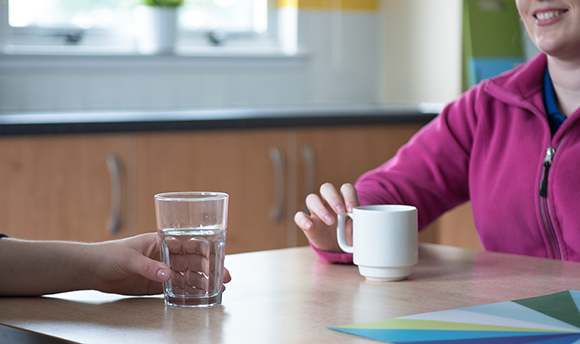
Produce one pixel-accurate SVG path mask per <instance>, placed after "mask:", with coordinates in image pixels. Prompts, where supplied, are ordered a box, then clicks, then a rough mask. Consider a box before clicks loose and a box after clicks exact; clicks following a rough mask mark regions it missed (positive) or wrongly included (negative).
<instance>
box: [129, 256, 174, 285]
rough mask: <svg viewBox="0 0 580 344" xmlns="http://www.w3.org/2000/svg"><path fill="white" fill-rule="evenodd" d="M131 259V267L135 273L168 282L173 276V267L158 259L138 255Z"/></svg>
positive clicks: (153, 279)
mask: <svg viewBox="0 0 580 344" xmlns="http://www.w3.org/2000/svg"><path fill="white" fill-rule="evenodd" d="M129 261H130V263H129V268H130V269H131V270H132V272H133V273H136V274H139V275H141V276H143V277H145V278H147V279H149V280H151V281H154V282H167V281H169V279H170V278H171V269H170V268H169V267H168V266H167V265H165V264H164V263H162V262H160V261H158V260H154V259H151V258H147V257H145V256H143V255H138V256H137V257H136V258H134V259H130V260H129Z"/></svg>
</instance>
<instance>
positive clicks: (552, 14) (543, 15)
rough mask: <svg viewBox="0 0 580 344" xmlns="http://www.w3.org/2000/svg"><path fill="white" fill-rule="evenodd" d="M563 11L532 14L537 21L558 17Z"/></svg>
mask: <svg viewBox="0 0 580 344" xmlns="http://www.w3.org/2000/svg"><path fill="white" fill-rule="evenodd" d="M565 12H567V11H565V10H563V11H548V12H540V13H536V14H534V17H535V18H536V19H538V20H549V19H552V18H555V17H559V16H561V15H562V14H564V13H565Z"/></svg>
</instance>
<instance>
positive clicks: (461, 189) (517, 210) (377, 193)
mask: <svg viewBox="0 0 580 344" xmlns="http://www.w3.org/2000/svg"><path fill="white" fill-rule="evenodd" d="M546 64H547V58H546V55H544V54H540V55H538V56H536V57H535V58H534V59H532V60H531V61H529V62H527V63H526V64H524V65H522V66H520V67H519V68H516V69H515V70H512V71H509V72H506V73H504V74H502V75H499V76H497V77H494V78H492V79H489V80H484V81H482V82H481V83H480V84H479V85H477V86H474V87H473V88H471V89H470V90H468V91H467V92H465V93H464V94H463V95H462V96H461V97H460V98H459V99H457V100H456V101H454V102H452V103H450V104H449V105H447V106H446V107H445V108H444V110H443V111H442V112H441V114H440V115H439V116H437V117H436V118H435V119H434V120H433V121H432V122H431V123H429V124H428V125H426V126H425V127H424V128H423V129H422V130H421V131H419V132H418V133H417V134H416V135H415V136H414V137H413V138H412V139H411V140H410V141H409V142H408V143H407V144H406V145H405V146H403V147H401V149H400V150H399V152H398V153H397V155H396V156H395V157H394V158H392V159H391V160H389V161H387V162H386V163H385V164H383V165H382V166H380V167H378V168H377V169H375V170H372V171H369V172H367V173H365V174H364V175H363V176H362V177H361V178H360V179H359V180H358V181H357V183H356V185H355V186H356V189H357V192H358V195H359V199H360V202H361V204H362V205H367V204H389V203H393V204H410V205H414V206H416V207H417V209H418V214H419V229H423V228H425V227H427V226H428V225H429V224H430V223H431V222H432V221H434V220H435V219H437V217H439V216H440V215H442V214H443V213H444V212H446V211H448V210H450V209H451V208H453V207H455V206H457V205H459V204H461V203H463V202H465V201H467V200H471V202H472V207H473V216H474V220H475V226H476V228H477V232H478V235H479V238H480V240H481V242H482V244H483V246H484V248H485V249H486V250H488V251H498V252H506V253H514V254H522V255H530V256H537V257H547V258H555V259H563V260H571V261H580V126H578V125H576V124H577V122H578V117H579V116H580V109H578V110H576V111H575V112H574V113H573V114H572V115H571V116H569V118H568V119H566V121H564V123H563V124H562V126H561V127H560V129H558V131H557V132H556V134H555V136H554V137H553V138H552V136H551V134H550V127H549V124H548V121H547V117H546V110H545V106H544V101H543V77H544V72H545V69H546ZM552 149H553V150H552ZM548 150H551V151H552V152H553V154H552V155H551V158H550V157H549V156H548V155H547V151H548ZM546 175H547V184H546V186H547V189H546V193H545V195H546V197H543V196H542V195H541V192H540V188H541V186H542V182H543V180H544V179H545V178H546ZM316 252H317V253H318V254H319V255H320V256H321V257H322V258H323V259H325V260H327V261H329V262H350V261H352V256H351V255H350V254H346V253H339V254H336V253H329V252H323V251H320V250H316Z"/></svg>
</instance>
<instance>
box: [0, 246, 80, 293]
mask: <svg viewBox="0 0 580 344" xmlns="http://www.w3.org/2000/svg"><path fill="white" fill-rule="evenodd" d="M90 247H91V245H90V244H81V243H72V242H59V241H27V240H18V239H9V238H3V239H0V295H42V294H51V293H57V292H63V291H71V290H78V289H85V288H89V287H90V275H89V274H88V271H87V270H88V269H87V266H88V262H87V260H88V257H89V253H88V251H89V250H90Z"/></svg>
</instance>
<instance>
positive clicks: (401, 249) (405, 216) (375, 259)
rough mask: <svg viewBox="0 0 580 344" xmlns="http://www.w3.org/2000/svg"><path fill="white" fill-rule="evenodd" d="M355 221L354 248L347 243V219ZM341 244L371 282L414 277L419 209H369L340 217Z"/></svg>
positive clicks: (390, 205)
mask: <svg viewBox="0 0 580 344" xmlns="http://www.w3.org/2000/svg"><path fill="white" fill-rule="evenodd" d="M347 216H349V217H351V218H352V221H353V245H352V246H350V245H348V244H347V243H346V239H345V227H346V217H347ZM337 237H338V244H339V246H340V248H341V249H342V250H343V251H345V252H348V253H353V254H354V263H355V264H356V265H358V268H359V272H360V274H361V275H363V276H365V277H366V278H367V279H369V280H375V281H397V280H401V279H404V278H405V277H407V276H408V275H410V274H411V269H412V267H413V265H415V264H417V260H418V256H419V254H418V231H417V208H415V207H413V206H410V205H395V204H385V205H369V206H363V207H356V208H355V209H354V211H353V212H352V213H347V214H345V215H339V216H338V227H337Z"/></svg>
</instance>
